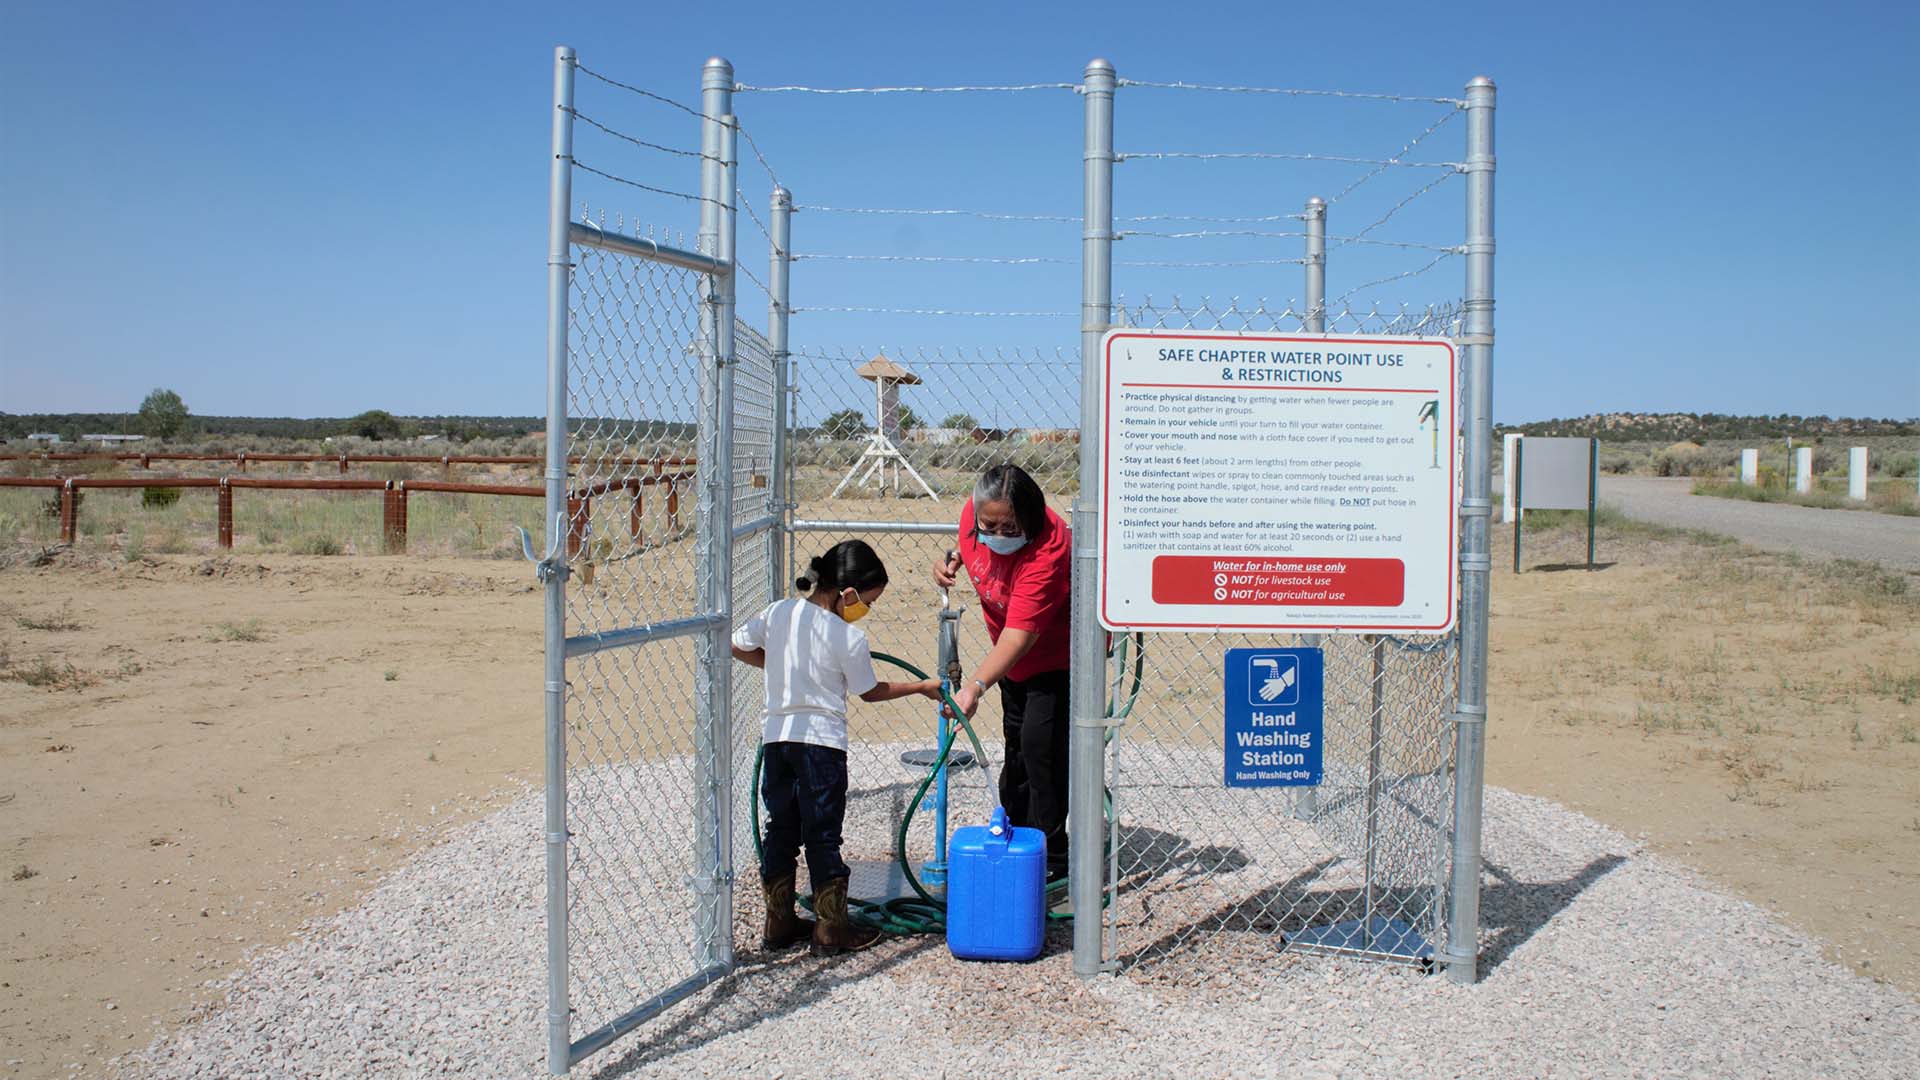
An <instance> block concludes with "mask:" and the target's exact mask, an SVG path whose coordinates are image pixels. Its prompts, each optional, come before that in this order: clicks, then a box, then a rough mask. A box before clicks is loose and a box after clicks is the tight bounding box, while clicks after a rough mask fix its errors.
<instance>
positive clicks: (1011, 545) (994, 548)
mask: <svg viewBox="0 0 1920 1080" xmlns="http://www.w3.org/2000/svg"><path fill="white" fill-rule="evenodd" d="M980 542H981V543H982V544H985V545H986V548H987V550H988V551H991V552H993V553H994V554H995V555H1011V554H1013V553H1014V552H1016V551H1019V550H1020V549H1021V548H1023V547H1026V546H1027V538H1026V537H1024V536H982V537H981V538H980Z"/></svg>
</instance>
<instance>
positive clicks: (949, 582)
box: [933, 551, 960, 589]
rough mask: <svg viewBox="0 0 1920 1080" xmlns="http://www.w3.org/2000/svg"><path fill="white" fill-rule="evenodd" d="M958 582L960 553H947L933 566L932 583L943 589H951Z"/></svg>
mask: <svg viewBox="0 0 1920 1080" xmlns="http://www.w3.org/2000/svg"><path fill="white" fill-rule="evenodd" d="M959 580H960V553H959V552H957V551H949V552H947V554H946V555H945V556H944V557H943V558H941V559H940V561H938V562H936V563H934V564H933V583H934V584H935V585H938V586H940V587H941V588H943V589H951V588H953V586H954V583H955V582H957V581H959Z"/></svg>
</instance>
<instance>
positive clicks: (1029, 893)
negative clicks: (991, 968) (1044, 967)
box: [947, 806, 1047, 960]
mask: <svg viewBox="0 0 1920 1080" xmlns="http://www.w3.org/2000/svg"><path fill="white" fill-rule="evenodd" d="M1046 920H1047V834H1045V833H1043V832H1041V831H1040V830H1039V829H1017V828H1014V827H1013V825H1012V824H1011V823H1010V822H1008V821H1007V812H1006V810H1005V809H1004V808H1002V807H997V806H996V807H994V810H993V819H992V820H991V821H990V822H989V823H988V824H986V825H968V826H966V827H964V828H960V829H955V830H954V832H953V842H952V843H951V844H950V845H949V846H948V849H947V950H948V951H949V952H951V953H953V955H954V956H956V957H959V958H960V959H962V960H1031V959H1033V958H1034V957H1036V956H1039V955H1040V946H1041V944H1042V942H1043V939H1044V938H1045V936H1046Z"/></svg>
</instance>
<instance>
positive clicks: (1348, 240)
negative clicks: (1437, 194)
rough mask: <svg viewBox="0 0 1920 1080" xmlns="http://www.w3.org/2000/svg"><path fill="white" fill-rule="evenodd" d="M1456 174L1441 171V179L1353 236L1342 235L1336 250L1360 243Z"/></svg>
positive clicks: (1398, 204)
mask: <svg viewBox="0 0 1920 1080" xmlns="http://www.w3.org/2000/svg"><path fill="white" fill-rule="evenodd" d="M1456 175H1457V174H1455V173H1441V174H1440V178H1439V179H1437V180H1434V181H1433V182H1431V183H1429V184H1427V185H1425V186H1424V187H1422V188H1420V189H1419V190H1418V191H1415V192H1414V193H1413V194H1411V195H1409V196H1407V197H1406V198H1404V199H1401V200H1400V201H1399V202H1397V203H1394V204H1393V207H1392V209H1389V210H1388V211H1387V212H1386V213H1384V214H1381V215H1380V216H1379V217H1377V218H1375V219H1374V220H1373V222H1372V223H1371V224H1369V225H1368V226H1367V227H1366V228H1364V229H1360V230H1358V231H1356V232H1355V233H1354V234H1353V235H1352V236H1343V237H1341V238H1340V242H1339V243H1337V244H1335V245H1334V246H1333V247H1334V250H1336V251H1338V250H1339V249H1341V248H1343V247H1346V246H1347V245H1348V244H1357V243H1360V242H1361V240H1362V238H1363V237H1365V236H1366V235H1367V234H1368V233H1370V232H1372V231H1373V230H1375V229H1377V228H1379V227H1380V226H1382V225H1385V224H1386V223H1387V221H1388V219H1390V218H1392V217H1393V215H1395V214H1397V213H1399V212H1400V211H1401V210H1403V209H1405V207H1406V205H1407V204H1408V203H1410V202H1412V201H1413V200H1415V199H1417V198H1419V197H1420V196H1422V195H1425V194H1426V193H1427V192H1429V191H1432V190H1433V189H1434V188H1437V187H1439V186H1440V185H1441V184H1444V183H1446V182H1447V181H1448V180H1451V179H1453V178H1454V176H1456Z"/></svg>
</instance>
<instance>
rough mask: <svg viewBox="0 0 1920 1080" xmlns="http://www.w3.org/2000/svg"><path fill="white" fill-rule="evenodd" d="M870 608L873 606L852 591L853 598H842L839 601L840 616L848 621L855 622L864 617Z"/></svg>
mask: <svg viewBox="0 0 1920 1080" xmlns="http://www.w3.org/2000/svg"><path fill="white" fill-rule="evenodd" d="M872 610H873V608H872V607H870V606H869V605H868V604H867V602H866V601H865V600H862V599H860V594H859V593H854V594H853V599H851V600H843V601H841V602H840V617H841V618H843V619H845V620H847V621H848V622H850V623H856V622H859V621H860V620H861V619H864V618H866V617H867V612H869V611H872Z"/></svg>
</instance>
